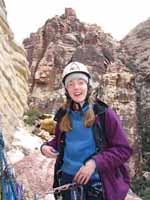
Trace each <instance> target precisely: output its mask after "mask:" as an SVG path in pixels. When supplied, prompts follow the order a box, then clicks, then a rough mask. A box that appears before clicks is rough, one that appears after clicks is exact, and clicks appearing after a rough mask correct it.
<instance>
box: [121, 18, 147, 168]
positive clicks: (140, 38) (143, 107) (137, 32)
mask: <svg viewBox="0 0 150 200" xmlns="http://www.w3.org/2000/svg"><path fill="white" fill-rule="evenodd" d="M149 33H150V18H149V19H147V20H146V21H144V22H142V23H140V24H138V25H137V26H136V27H135V28H134V29H133V30H132V31H131V32H129V34H128V35H127V36H126V37H125V38H124V39H123V40H122V41H121V44H122V47H123V48H124V49H125V52H126V62H127V65H128V66H129V67H130V68H131V70H132V71H133V72H134V74H135V86H136V93H137V106H138V113H139V114H138V122H139V123H138V126H139V130H140V134H141V137H142V144H143V145H144V147H143V148H144V150H145V151H147V153H146V157H149V163H148V165H149V166H150V153H148V152H150V134H149V133H150V53H149V52H150V38H149ZM147 160H148V159H147Z"/></svg>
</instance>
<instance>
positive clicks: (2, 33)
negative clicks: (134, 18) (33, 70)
mask: <svg viewBox="0 0 150 200" xmlns="http://www.w3.org/2000/svg"><path fill="white" fill-rule="evenodd" d="M28 78H29V70H28V62H27V60H26V55H25V51H24V50H23V48H22V47H20V46H18V45H17V44H16V43H15V41H14V36H13V33H12V31H11V29H10V27H9V26H8V24H7V20H6V10H5V4H4V2H3V1H2V0H1V1H0V96H1V100H0V114H1V115H2V118H3V119H2V121H3V128H4V135H5V136H7V139H8V140H9V142H10V138H11V137H12V133H13V130H14V127H16V126H17V125H18V124H19V122H21V121H22V120H21V118H22V115H23V113H24V110H25V109H26V108H27V92H28V83H27V82H28ZM8 140H7V141H8Z"/></svg>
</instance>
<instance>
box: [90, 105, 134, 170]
mask: <svg viewBox="0 0 150 200" xmlns="http://www.w3.org/2000/svg"><path fill="white" fill-rule="evenodd" d="M105 134H106V141H107V144H106V147H105V148H104V149H103V151H101V152H100V153H98V154H96V155H95V156H94V157H93V159H94V160H95V162H96V166H97V169H98V170H100V172H109V171H111V170H112V169H114V168H117V167H119V166H120V165H122V164H123V163H125V162H126V161H127V160H128V159H129V157H130V156H131V154H132V149H131V148H130V146H129V143H128V140H127V138H126V136H125V133H124V130H123V127H122V124H121V122H120V120H119V118H118V116H117V114H116V113H115V112H114V111H113V110H112V109H111V108H108V109H107V111H106V113H105Z"/></svg>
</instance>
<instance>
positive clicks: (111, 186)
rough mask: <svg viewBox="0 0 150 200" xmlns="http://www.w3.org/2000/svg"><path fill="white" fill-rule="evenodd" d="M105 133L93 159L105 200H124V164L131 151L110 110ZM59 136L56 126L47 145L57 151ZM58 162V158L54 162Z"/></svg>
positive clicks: (127, 188)
mask: <svg viewBox="0 0 150 200" xmlns="http://www.w3.org/2000/svg"><path fill="white" fill-rule="evenodd" d="M96 121H97V120H96ZM95 123H96V122H95ZM105 132H106V133H105V134H106V141H107V142H106V145H105V147H104V148H103V150H102V151H101V152H99V153H97V154H96V155H95V156H94V157H93V159H94V160H95V161H96V166H97V169H98V171H99V173H100V176H101V178H102V184H103V189H104V195H105V200H124V199H125V196H126V194H127V192H128V190H129V183H130V179H129V176H128V172H127V169H126V166H125V162H126V161H127V160H128V159H129V157H130V156H131V154H132V149H131V148H130V146H129V143H128V141H127V138H126V136H125V133H124V130H123V127H122V125H121V122H120V120H119V118H118V116H117V115H116V113H115V112H114V111H113V110H112V109H111V108H108V109H107V110H106V113H105ZM61 134H62V133H61V131H60V129H59V124H58V125H57V127H56V135H55V138H54V139H53V140H51V141H49V142H47V145H51V146H53V147H54V148H55V149H57V150H59V149H60V142H61V141H60V138H61ZM58 160H59V156H58V158H57V161H56V162H58Z"/></svg>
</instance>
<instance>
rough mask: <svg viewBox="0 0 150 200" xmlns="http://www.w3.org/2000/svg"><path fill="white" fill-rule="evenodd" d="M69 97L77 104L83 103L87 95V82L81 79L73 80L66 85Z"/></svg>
mask: <svg viewBox="0 0 150 200" xmlns="http://www.w3.org/2000/svg"><path fill="white" fill-rule="evenodd" d="M66 89H67V91H68V93H69V95H70V97H71V98H72V99H73V100H74V101H75V102H77V103H81V104H82V103H84V100H85V98H86V95H87V90H88V87H87V82H86V81H85V80H83V79H73V80H71V81H69V83H68V84H67V88H66Z"/></svg>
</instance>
